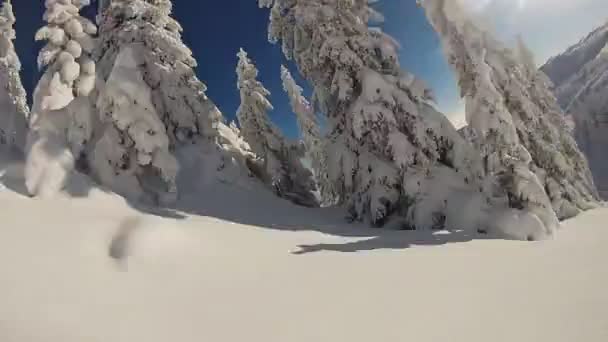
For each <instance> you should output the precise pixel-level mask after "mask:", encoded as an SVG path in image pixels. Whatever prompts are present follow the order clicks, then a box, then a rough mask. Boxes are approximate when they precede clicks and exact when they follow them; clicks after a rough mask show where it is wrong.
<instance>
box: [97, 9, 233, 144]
mask: <svg viewBox="0 0 608 342" xmlns="http://www.w3.org/2000/svg"><path fill="white" fill-rule="evenodd" d="M103 5H104V6H106V9H105V10H104V11H103V13H102V15H101V16H100V18H99V22H100V32H101V34H100V38H101V42H100V44H99V50H98V51H97V53H96V55H97V57H98V59H99V67H100V76H101V77H102V78H103V79H106V78H107V77H108V76H109V74H110V73H111V69H112V66H113V64H114V61H115V59H116V57H117V56H118V54H119V52H120V50H121V49H122V48H124V47H125V46H128V45H132V44H140V45H142V46H143V49H138V50H139V52H140V53H141V57H140V58H141V60H142V65H141V66H140V67H141V68H142V71H143V74H144V77H145V81H146V83H147V84H148V85H149V86H150V87H151V88H152V89H154V90H155V91H154V94H153V96H154V102H155V103H154V105H155V107H156V110H157V112H158V113H159V115H160V116H161V119H162V121H163V122H165V124H166V125H167V133H168V134H169V136H170V138H171V142H172V145H173V144H174V143H175V142H176V141H183V140H185V139H187V138H188V137H192V136H197V135H202V136H205V137H212V136H215V134H216V133H217V132H216V131H217V130H216V129H215V128H216V126H217V123H218V122H219V121H221V120H222V115H221V113H220V112H219V110H218V109H217V107H216V106H215V105H214V104H213V102H212V101H211V100H210V99H209V98H208V97H207V96H206V94H205V91H206V90H207V87H206V86H205V84H204V83H203V82H201V81H200V80H199V79H198V78H197V76H196V74H195V72H194V70H193V68H195V67H196V66H197V63H196V60H195V59H194V57H193V56H192V51H191V50H190V49H189V48H188V47H187V46H186V45H185V44H184V43H183V41H182V38H181V32H182V27H181V26H180V24H179V23H178V22H177V21H176V20H175V19H173V18H172V17H171V11H172V7H173V6H172V3H171V1H169V0H112V1H110V2H109V3H104V4H103Z"/></svg>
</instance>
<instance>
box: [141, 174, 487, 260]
mask: <svg viewBox="0 0 608 342" xmlns="http://www.w3.org/2000/svg"><path fill="white" fill-rule="evenodd" d="M148 213H150V214H153V215H159V216H162V217H169V218H171V217H172V216H181V215H182V214H180V213H185V214H189V215H197V216H205V217H212V218H217V219H221V220H224V221H228V222H233V223H237V224H242V225H248V226H254V227H257V228H260V229H270V230H277V231H291V232H303V231H314V232H318V233H321V234H323V235H326V237H323V236H321V237H320V238H321V239H322V240H325V241H326V240H327V238H330V239H333V238H334V237H338V238H344V240H343V242H338V243H325V242H320V243H317V244H307V245H299V246H297V247H298V249H297V250H296V251H294V252H292V253H293V254H295V255H304V254H310V253H315V252H324V251H330V252H342V253H356V252H364V251H374V250H387V249H388V250H401V249H407V248H410V247H413V246H440V245H445V244H449V243H463V242H469V241H472V240H474V239H490V238H491V237H490V236H487V235H482V234H479V233H476V232H471V231H466V230H459V231H453V232H446V231H441V232H437V231H427V230H425V231H406V230H399V229H397V228H395V227H394V225H393V227H391V225H388V227H386V228H372V227H370V226H369V225H365V224H363V223H347V222H346V219H345V217H344V213H345V211H344V210H343V209H340V208H323V209H321V208H305V207H299V206H296V205H294V204H292V203H290V202H288V201H285V200H282V199H278V198H277V197H275V196H274V195H273V194H272V193H270V192H269V191H267V190H266V189H265V188H263V187H261V186H260V188H259V189H251V190H249V191H243V190H242V189H240V188H235V187H231V186H229V185H223V184H219V185H218V186H214V187H213V188H211V189H206V191H205V193H199V194H191V195H184V196H182V198H181V199H180V201H179V202H178V203H177V204H176V205H175V206H173V207H171V208H166V209H162V210H161V211H159V212H157V213H153V212H148Z"/></svg>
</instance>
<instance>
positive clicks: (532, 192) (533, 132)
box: [422, 0, 597, 224]
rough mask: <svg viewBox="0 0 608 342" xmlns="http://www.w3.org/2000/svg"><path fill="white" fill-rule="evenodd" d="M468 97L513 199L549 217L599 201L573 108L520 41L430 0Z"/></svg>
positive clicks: (490, 158)
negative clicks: (507, 42)
mask: <svg viewBox="0 0 608 342" xmlns="http://www.w3.org/2000/svg"><path fill="white" fill-rule="evenodd" d="M422 6H423V7H424V8H425V10H426V13H427V17H428V18H429V21H430V22H431V24H432V25H433V26H434V28H435V30H436V31H437V32H438V34H439V36H440V37H441V41H442V43H443V46H444V49H445V51H446V54H447V56H448V61H449V63H450V64H451V65H452V66H453V68H454V70H455V71H456V73H457V75H458V78H459V86H460V89H461V95H462V96H463V97H464V98H465V99H466V103H467V105H466V107H467V108H466V111H467V121H468V124H469V127H470V131H471V132H473V140H474V141H475V143H476V145H477V146H478V148H479V149H480V150H481V152H482V155H483V157H484V166H485V171H486V172H487V173H489V174H495V175H498V178H499V180H500V181H501V183H502V184H501V186H500V187H499V188H502V189H503V190H506V191H507V193H508V196H509V199H510V205H511V206H512V207H524V208H526V209H528V210H531V211H533V212H535V213H536V214H537V215H538V216H539V217H540V218H541V219H542V220H543V221H544V222H545V223H546V224H547V223H550V222H551V221H552V220H554V219H553V218H551V216H557V217H558V218H560V219H565V218H568V217H572V216H574V215H576V214H578V213H579V212H580V211H581V210H585V209H589V208H591V207H593V206H594V202H595V201H596V200H597V191H596V190H595V187H594V185H593V181H592V178H591V174H590V171H589V169H588V166H587V162H586V160H585V158H584V156H583V155H582V153H581V152H580V151H579V150H578V147H577V146H576V143H575V142H574V139H573V138H572V136H571V135H570V134H569V130H568V127H567V125H566V122H565V116H564V114H563V112H561V110H560V109H559V107H558V105H557V102H556V100H555V98H554V97H553V96H552V95H551V93H550V91H549V88H548V86H547V79H546V78H545V77H544V76H543V75H542V74H541V73H540V72H539V71H537V70H536V68H535V66H534V62H533V57H532V55H531V53H530V52H529V50H527V48H525V46H524V45H523V42H522V41H520V42H519V44H520V47H519V54H515V53H514V52H513V51H511V50H509V49H506V48H504V47H503V46H502V44H500V43H499V42H498V41H496V40H494V39H493V38H492V37H491V36H490V35H489V34H488V33H487V32H484V31H482V30H480V29H479V28H478V27H476V26H475V24H474V23H473V22H472V21H471V20H470V19H469V18H468V17H467V15H466V14H465V13H464V12H463V11H462V9H461V8H459V5H458V4H457V2H455V1H446V0H423V1H422Z"/></svg>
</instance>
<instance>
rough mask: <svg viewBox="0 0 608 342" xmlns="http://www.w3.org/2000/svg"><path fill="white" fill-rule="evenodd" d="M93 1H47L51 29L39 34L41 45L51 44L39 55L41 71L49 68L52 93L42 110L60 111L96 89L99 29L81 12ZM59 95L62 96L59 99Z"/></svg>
mask: <svg viewBox="0 0 608 342" xmlns="http://www.w3.org/2000/svg"><path fill="white" fill-rule="evenodd" d="M89 4H90V1H89V0H46V1H45V3H44V5H45V6H46V11H45V12H44V16H43V19H44V20H45V21H46V22H47V25H45V26H43V27H42V28H41V29H39V30H38V32H37V33H36V36H35V39H36V40H37V41H41V40H45V41H47V44H46V46H44V47H43V48H42V50H40V53H39V54H38V67H39V68H41V69H42V68H44V67H48V69H47V72H48V73H49V75H50V77H49V78H50V85H51V88H50V93H49V95H47V96H45V98H44V100H43V103H42V104H41V108H42V109H50V110H57V109H61V108H64V107H65V106H67V105H68V104H69V103H70V102H71V100H72V99H73V98H74V97H73V94H70V93H75V94H77V95H84V96H86V95H88V94H89V93H90V92H91V91H92V89H93V87H94V75H95V63H94V62H93V60H92V59H91V58H90V54H91V53H92V52H93V48H94V46H95V44H94V38H93V37H92V36H93V35H95V34H96V33H97V26H95V24H94V23H93V22H91V21H90V20H89V19H87V18H85V17H82V16H81V15H80V14H79V12H80V9H82V8H83V7H85V6H88V5H89ZM57 94H61V95H60V96H58V95H57Z"/></svg>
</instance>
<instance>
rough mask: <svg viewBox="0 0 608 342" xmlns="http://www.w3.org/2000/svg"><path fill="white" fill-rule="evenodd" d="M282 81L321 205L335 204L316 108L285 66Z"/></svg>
mask: <svg viewBox="0 0 608 342" xmlns="http://www.w3.org/2000/svg"><path fill="white" fill-rule="evenodd" d="M281 80H282V81H283V89H284V90H285V92H286V93H287V96H288V97H289V102H290V104H291V109H292V110H293V111H294V113H295V114H296V118H297V121H298V126H299V128H300V136H301V139H302V142H303V143H304V148H305V150H306V151H305V155H306V158H307V160H309V161H310V166H311V168H312V170H313V173H314V176H315V180H316V182H317V188H318V190H319V193H320V196H321V203H322V204H323V205H331V204H334V203H336V200H337V199H336V194H335V191H334V190H333V186H332V183H331V182H330V181H329V174H328V171H327V154H326V150H325V138H324V136H323V135H322V134H321V128H320V127H319V122H318V119H317V116H316V115H315V112H314V108H313V107H312V106H311V104H310V102H308V100H306V98H305V97H304V95H302V91H303V89H302V88H301V87H300V86H299V85H298V84H297V83H296V81H295V80H294V79H293V76H292V75H291V73H290V72H289V70H288V69H287V68H286V67H285V66H281Z"/></svg>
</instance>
